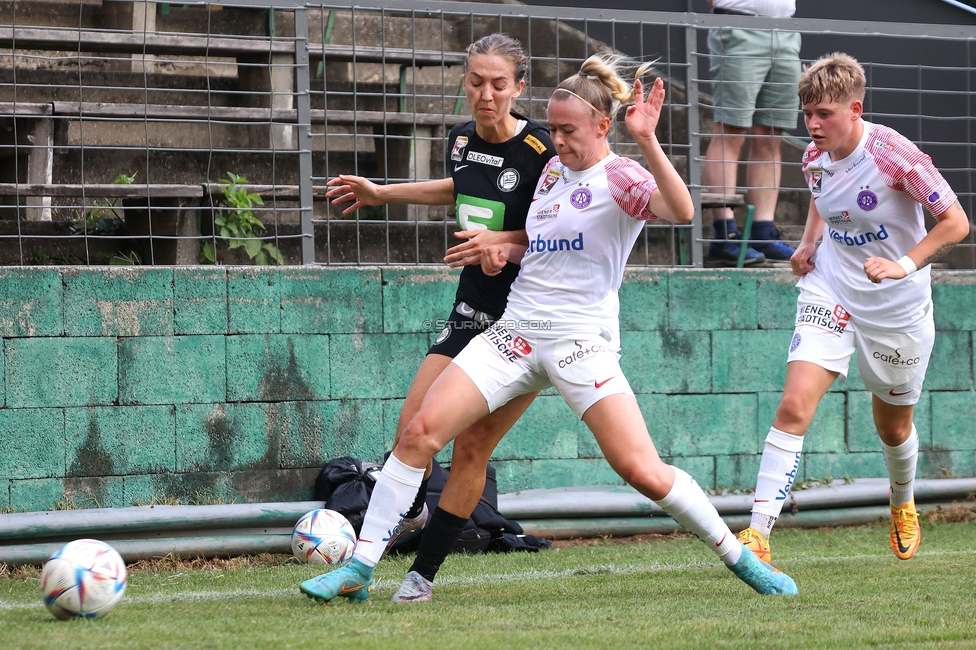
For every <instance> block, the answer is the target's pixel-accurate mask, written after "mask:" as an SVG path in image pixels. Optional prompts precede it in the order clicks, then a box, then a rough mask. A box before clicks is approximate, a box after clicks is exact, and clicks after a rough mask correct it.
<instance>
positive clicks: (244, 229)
mask: <svg viewBox="0 0 976 650" xmlns="http://www.w3.org/2000/svg"><path fill="white" fill-rule="evenodd" d="M246 183H247V179H246V178H244V177H243V176H238V175H237V174H234V173H233V172H227V178H222V179H220V184H221V185H222V188H221V190H222V191H223V193H224V199H223V203H224V204H225V205H226V206H227V208H229V209H226V210H220V211H218V212H217V216H216V217H215V218H214V224H215V225H216V226H217V228H219V230H218V231H217V234H218V235H220V237H221V238H222V239H227V240H229V242H228V248H230V249H231V250H233V249H235V248H240V247H242V246H243V247H244V252H246V253H247V256H248V257H249V258H250V259H252V260H254V263H255V264H258V265H259V266H268V265H270V264H271V263H272V262H276V263H278V264H284V263H285V260H284V259H283V258H282V256H281V251H280V250H278V247H277V246H275V245H274V244H272V243H270V242H265V241H262V240H261V239H260V238H259V237H258V235H257V230H259V229H260V230H264V223H263V222H262V221H261V220H260V219H259V218H258V217H255V216H254V206H255V205H264V201H262V200H261V197H260V196H259V195H257V194H254V193H249V192H248V191H247V187H245V185H246ZM215 243H216V242H204V243H203V246H202V247H201V249H200V262H201V263H203V264H214V263H216V261H217V248H216V246H215Z"/></svg>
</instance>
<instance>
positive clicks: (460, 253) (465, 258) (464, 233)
mask: <svg viewBox="0 0 976 650" xmlns="http://www.w3.org/2000/svg"><path fill="white" fill-rule="evenodd" d="M454 236H455V237H456V238H458V239H463V240H464V242H463V243H461V244H458V245H457V246H454V247H453V248H449V249H447V254H446V255H445V256H444V261H445V262H447V263H448V264H449V265H450V267H451V268H452V269H456V268H458V267H459V266H468V265H470V264H481V256H482V254H483V253H484V251H485V249H486V248H487V247H488V246H491V245H493V244H500V243H502V242H503V241H506V239H505V238H506V235H505V234H503V232H502V231H497V232H496V231H494V230H461V231H459V232H456V233H454ZM492 275H495V274H492Z"/></svg>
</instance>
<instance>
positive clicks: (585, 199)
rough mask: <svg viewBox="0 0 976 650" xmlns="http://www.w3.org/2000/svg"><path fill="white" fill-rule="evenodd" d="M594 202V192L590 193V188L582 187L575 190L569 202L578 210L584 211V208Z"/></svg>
mask: <svg viewBox="0 0 976 650" xmlns="http://www.w3.org/2000/svg"><path fill="white" fill-rule="evenodd" d="M592 200H593V192H591V191H590V188H588V187H580V188H577V189H575V190H573V193H572V194H571V195H570V197H569V202H570V203H572V204H573V207H574V208H576V209H577V210H582V209H583V208H585V207H587V206H588V205H590V202H591V201H592Z"/></svg>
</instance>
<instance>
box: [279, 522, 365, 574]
mask: <svg viewBox="0 0 976 650" xmlns="http://www.w3.org/2000/svg"><path fill="white" fill-rule="evenodd" d="M354 550H356V531H355V530H354V529H353V527H352V524H350V523H349V520H348V519H346V518H345V517H343V516H342V515H341V514H339V513H338V512H336V511H335V510H324V509H319V510H312V511H311V512H308V513H306V514H305V515H304V516H303V517H302V518H301V519H299V520H298V523H297V524H295V529H294V530H293V531H292V533H291V551H292V553H294V554H295V557H297V558H298V559H299V560H300V561H302V562H304V563H306V564H326V565H330V566H334V567H340V566H342V565H343V564H345V563H346V562H348V561H349V560H350V559H352V552H353V551H354Z"/></svg>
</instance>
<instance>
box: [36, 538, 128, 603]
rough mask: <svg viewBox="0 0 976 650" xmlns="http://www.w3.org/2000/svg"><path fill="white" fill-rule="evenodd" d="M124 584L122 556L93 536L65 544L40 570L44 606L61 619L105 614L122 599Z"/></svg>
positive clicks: (124, 575)
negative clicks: (92, 537)
mask: <svg viewBox="0 0 976 650" xmlns="http://www.w3.org/2000/svg"><path fill="white" fill-rule="evenodd" d="M125 585H126V571H125V562H124V561H123V560H122V556H121V555H119V554H118V552H117V551H116V550H115V549H114V548H112V547H111V546H109V545H108V544H106V543H105V542H100V541H98V540H95V539H78V540H75V541H73V542H69V543H67V544H65V545H64V546H62V547H61V548H60V549H59V550H58V552H57V553H55V554H54V555H52V556H51V559H50V560H48V561H47V563H46V564H45V565H44V569H43V570H42V571H41V593H42V594H43V595H44V605H45V606H46V607H47V608H48V611H50V612H51V613H52V614H54V616H55V617H56V618H60V619H70V618H101V617H103V616H105V615H106V614H108V613H109V612H111V611H112V610H113V609H115V606H116V605H118V604H119V601H120V600H122V595H123V594H124V593H125Z"/></svg>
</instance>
